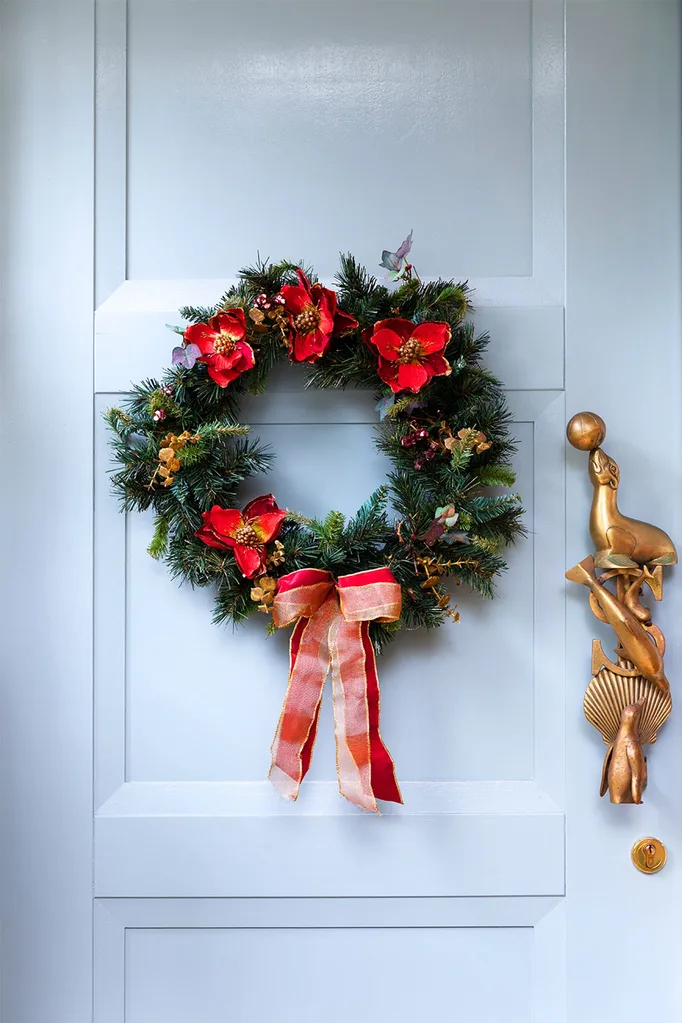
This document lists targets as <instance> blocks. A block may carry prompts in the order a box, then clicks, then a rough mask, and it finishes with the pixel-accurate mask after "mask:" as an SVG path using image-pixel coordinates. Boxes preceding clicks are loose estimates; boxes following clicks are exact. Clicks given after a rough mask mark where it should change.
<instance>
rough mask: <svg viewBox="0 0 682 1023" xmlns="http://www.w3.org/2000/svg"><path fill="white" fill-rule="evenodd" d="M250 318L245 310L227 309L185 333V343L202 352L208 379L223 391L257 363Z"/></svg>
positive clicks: (196, 324)
mask: <svg viewBox="0 0 682 1023" xmlns="http://www.w3.org/2000/svg"><path fill="white" fill-rule="evenodd" d="M245 338H246V317H245V316H244V310H243V309H226V310H225V311H224V312H222V313H218V315H217V316H212V317H211V319H210V320H209V321H208V323H194V324H192V326H191V327H188V328H187V330H186V331H185V341H186V342H187V343H188V344H193V345H196V346H197V348H199V350H200V351H201V355H200V357H199V360H198V361H199V362H205V363H206V364H207V366H208V375H209V376H210V378H211V380H215V382H216V383H217V384H218V386H219V387H227V385H228V384H230V383H232V381H233V380H236V379H237V377H238V376H239V375H240V374H241V373H244V372H245V371H246V370H247V369H252V368H253V366H254V363H255V361H256V360H255V358H254V355H253V348H252V347H251V345H249V344H247V343H246V340H245Z"/></svg>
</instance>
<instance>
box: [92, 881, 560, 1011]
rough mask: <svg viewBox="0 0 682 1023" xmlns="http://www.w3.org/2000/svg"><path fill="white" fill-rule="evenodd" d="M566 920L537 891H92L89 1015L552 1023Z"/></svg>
mask: <svg viewBox="0 0 682 1023" xmlns="http://www.w3.org/2000/svg"><path fill="white" fill-rule="evenodd" d="M563 915H564V906H563V900H561V899H538V898H522V899H507V898H503V899H500V898H489V899H476V900H470V899H454V900H453V899H411V900H404V899H331V900H327V899H304V900H299V899H258V900H255V901H252V900H250V899H236V900H230V899H182V900H173V899H170V900H166V899H113V900H112V899H102V900H99V901H98V902H97V903H96V905H95V931H96V936H97V941H96V944H97V949H98V957H100V958H101V962H100V958H98V961H97V974H96V976H97V981H98V982H97V986H96V989H95V1014H96V1019H97V1020H101V1021H102V1023H118V1021H119V1020H121V1019H123V1015H124V1012H125V1019H126V1020H129V1019H130V1020H133V1021H134V1023H150V1021H152V1020H157V1019H158V1020H163V1021H164V1023H185V1021H187V1020H191V1019H195V1018H196V1019H201V1021H202V1023H213V1021H214V1020H215V1021H218V1020H223V1019H225V1014H226V1013H228V1014H231V1015H232V1016H233V1018H235V1019H239V1020H241V1019H244V1020H254V1021H255V1020H259V1021H260V1020H261V1019H268V1018H270V1017H272V1016H277V1018H278V1019H283V1020H287V1021H289V1020H290V1021H292V1023H293V1021H295V1020H300V1021H301V1023H314V1021H316V1020H318V1019H319V1018H320V1015H321V1014H323V1015H324V1018H325V1020H333V1021H334V1023H347V1021H348V1020H352V1019H357V1018H361V1019H362V1018H367V1019H375V1018H379V1019H381V1018H384V1017H385V1016H386V1015H388V1014H390V1015H391V1016H392V1017H393V1018H396V1019H401V1018H404V1019H413V1018H415V1017H421V1016H428V1014H430V1015H432V1016H434V1017H442V1016H443V1012H444V1011H445V1012H446V1013H447V1015H448V1016H449V1015H452V1018H457V1016H458V1015H460V1014H464V1013H466V1014H467V1015H470V1014H471V1013H472V1012H475V1016H474V1018H475V1019H476V1020H477V1023H479V1021H480V1023H498V1021H499V1020H500V1019H502V1018H504V1019H505V1020H510V1021H513V1023H526V1021H527V1020H531V1019H536V1020H538V1021H539V1020H552V1021H553V1020H555V1019H561V1013H562V1006H563V1001H564V982H563V976H562V965H561V964H562V961H563V954H564V949H563ZM341 963H347V964H348V969H344V968H343V967H341V966H340V964H341ZM266 964H267V965H266ZM368 967H369V968H368ZM265 969H267V972H268V975H269V979H270V982H269V983H267V984H264V983H263V973H264V970H265ZM342 969H343V971H344V973H345V974H346V975H348V973H350V974H351V975H352V976H353V978H354V980H353V983H351V984H344V983H340V982H339V980H340V970H342ZM493 970H494V974H495V978H496V983H495V984H490V983H489V978H490V975H491V971H493ZM444 1007H447V1008H445V1009H444ZM474 1007H475V1008H474ZM363 1013H364V1017H363ZM446 1018H447V1017H446Z"/></svg>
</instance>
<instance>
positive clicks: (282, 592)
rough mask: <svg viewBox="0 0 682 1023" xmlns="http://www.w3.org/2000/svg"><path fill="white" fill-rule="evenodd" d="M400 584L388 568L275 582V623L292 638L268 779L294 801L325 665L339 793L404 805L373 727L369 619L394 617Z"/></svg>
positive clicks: (375, 687)
mask: <svg viewBox="0 0 682 1023" xmlns="http://www.w3.org/2000/svg"><path fill="white" fill-rule="evenodd" d="M400 609H401V594H400V586H399V585H398V583H397V582H396V580H395V578H394V576H393V573H392V572H391V571H390V570H389V569H388V568H376V569H372V570H371V571H369V572H357V573H356V574H354V575H345V576H340V577H339V578H338V579H337V580H336V581H335V580H334V577H333V576H332V575H331V573H330V572H325V571H323V570H322V569H319V568H307V569H303V570H301V571H300V572H291V573H290V574H289V575H285V576H283V577H282V578H281V579H280V580H279V584H278V588H277V594H276V596H275V600H274V604H273V620H274V623H275V625H276V626H277V628H283V627H284V626H287V625H291V624H292V623H293V622H296V625H295V627H294V631H293V633H292V635H291V648H290V649H291V653H290V668H289V685H288V688H287V692H286V696H285V697H284V706H283V707H282V713H281V715H280V719H279V724H278V725H277V731H276V732H275V738H274V741H273V744H272V766H271V768H270V780H271V781H272V783H273V785H274V786H275V788H276V789H277V790H278V792H280V793H281V795H283V796H284V797H285V798H286V799H292V800H293V799H296V798H297V797H298V790H299V787H300V784H301V781H302V780H303V778H304V777H305V775H306V774H307V772H308V768H309V767H310V761H311V758H312V755H313V747H314V745H315V737H316V735H317V724H318V719H319V714H320V705H321V703H322V690H323V688H324V683H325V681H326V679H327V675H328V674H329V669H330V667H331V672H332V699H333V705H334V731H335V735H336V767H337V773H338V778H339V789H340V791H341V794H342V795H343V796H345V797H346V799H348V800H350V802H351V803H355V805H356V806H360V807H362V808H363V809H364V810H374V811H375V812H378V811H377V803H376V801H377V799H386V800H389V801H391V802H393V803H402V801H403V800H402V797H401V795H400V789H399V788H398V783H397V781H396V778H395V769H394V766H393V760H392V759H391V755H390V753H389V752H388V750H387V749H386V747H385V745H384V743H383V740H382V738H381V735H380V732H379V702H380V694H379V677H378V675H377V666H376V659H375V656H374V649H373V647H372V642H371V640H370V637H369V623H370V622H371V621H379V622H394V621H396V619H398V618H399V617H400Z"/></svg>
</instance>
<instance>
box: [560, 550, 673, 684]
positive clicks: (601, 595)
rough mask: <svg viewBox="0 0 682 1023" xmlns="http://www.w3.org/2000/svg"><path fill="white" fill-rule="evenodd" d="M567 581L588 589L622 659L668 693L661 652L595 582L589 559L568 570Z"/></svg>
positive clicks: (602, 587)
mask: <svg viewBox="0 0 682 1023" xmlns="http://www.w3.org/2000/svg"><path fill="white" fill-rule="evenodd" d="M566 578H567V579H570V581H571V582H574V583H581V584H582V585H583V586H589V588H590V590H591V591H592V593H593V594H594V597H595V600H596V601H597V603H598V604H599V607H600V608H601V610H602V611H603V613H604V617H605V618H606V620H607V621H608V623H609V625H610V626H611V628H612V629H613V631H614V632H615V634H616V636H617V637H618V640H619V642H620V645H621V648H622V650H623V653H624V656H625V657H626V658H627V659H628V660H629V661H632V663H633V664H634V665H635V667H636V668H637V671H639V672H640V674H642V675H643V676H644V678H648V679H649V680H650V681H651V682H654V683H655V684H656V685H657V686H659V687H660V688H661V689H662V690H663V691H664V692H668V691H669V690H670V683H669V682H668V680H667V678H666V677H665V671H664V668H663V656H662V654H661V652H660V650H659V649H658V647H657V646H656V644H655V643H654V642H653V640H652V639H651V637H650V636H649V634H648V633H647V631H646V629H645V628H644V626H643V625H642V623H641V622H640V621H638V619H637V618H636V617H635V615H634V614H633V613H632V611H630V610H629V609H628V608H627V607H626V606H625V604H622V603H621V602H620V601H619V600H618V599H617V597H615V596H614V595H613V593H611V591H610V590H607V588H606V587H605V586H603V585H602V583H600V582H599V580H598V579H597V578H596V576H595V574H594V559H593V558H592V556H591V555H590V557H587V558H585V560H584V561H581V562H580V564H578V565H575V566H574V567H573V568H569V570H568V572H567V573H566Z"/></svg>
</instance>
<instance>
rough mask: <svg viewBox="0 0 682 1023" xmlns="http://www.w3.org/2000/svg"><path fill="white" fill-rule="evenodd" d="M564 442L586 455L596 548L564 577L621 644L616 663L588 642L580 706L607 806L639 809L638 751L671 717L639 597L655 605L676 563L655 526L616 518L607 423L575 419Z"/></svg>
mask: <svg viewBox="0 0 682 1023" xmlns="http://www.w3.org/2000/svg"><path fill="white" fill-rule="evenodd" d="M566 435H567V437H568V440H569V441H570V443H571V444H572V445H573V447H575V448H579V449H580V450H581V451H589V452H590V458H589V476H590V481H591V483H592V487H593V497H592V509H591V511H590V534H591V536H592V542H593V543H594V547H595V551H594V554H591V555H589V556H588V557H587V558H585V559H584V560H583V561H581V562H580V563H579V564H578V565H575V566H574V567H573V568H570V569H569V570H568V572H567V573H566V578H567V579H569V580H570V581H571V582H575V583H581V584H582V585H583V586H587V587H588V588H589V591H590V593H589V601H590V608H591V610H592V613H593V614H594V615H595V617H597V618H598V619H599V620H600V621H602V622H605V623H606V624H608V625H610V626H611V628H612V629H613V631H614V633H615V634H616V638H617V640H618V645H617V647H616V650H615V654H616V660H615V661H612V660H611V659H610V658H608V657H607V656H606V654H605V653H604V650H603V647H602V645H601V642H600V641H599V640H597V639H595V640H593V641H592V672H593V675H594V677H593V678H592V681H591V682H590V684H589V686H588V687H587V692H586V693H585V700H584V709H585V716H586V718H587V720H588V721H589V722H590V724H592V725H594V727H595V728H597V729H598V730H599V731H600V732H601V734H602V736H603V738H604V742H605V743H606V745H607V746H608V749H607V751H606V756H605V758H604V767H603V770H602V779H601V789H600V794H601V795H602V796H603V795H604V794H605V792H606V790H607V789H608V791H609V795H610V797H611V802H612V803H641V802H642V792H643V791H644V788H645V787H646V783H647V761H646V757H645V756H644V754H643V752H642V746H644V745H647V744H650V743H653V742H655V741H656V736H657V733H658V729H659V728H660V727H661V726H662V725H663V724H664V722H665V721H666V720H667V719H668V717H669V716H670V711H671V710H672V698H671V696H670V683H669V682H668V679H667V678H666V675H665V668H664V664H663V657H664V654H665V639H664V637H663V633H662V632H661V630H660V629H659V628H658V627H657V626H656V625H654V624H653V622H652V619H651V609H650V608H649V607H646V606H645V605H644V604H643V603H642V596H643V593H644V588H645V587H646V588H647V590H648V591H649V593H650V594H651V596H652V597H653V599H654V600H661V599H662V598H663V566H664V565H674V564H676V563H677V551H676V550H675V545H674V544H673V542H672V540H671V539H670V537H669V536H668V534H667V533H664V532H663V530H662V529H659V528H658V526H653V525H651V524H650V523H648V522H640V521H639V519H631V518H628V517H627V516H626V515H623V514H622V513H621V512H620V511H619V508H618V486H619V482H620V471H619V469H618V465H617V464H616V462H614V460H613V459H612V458H610V457H609V455H607V454H606V452H605V451H603V450H602V448H601V444H602V443H603V441H604V438H605V436H606V425H605V423H604V420H603V419H601V417H600V416H598V415H596V414H595V413H594V412H579V413H578V415H575V416H573V418H572V419H571V420H570V422H569V424H568V427H567V428H566ZM597 569H602V570H603V571H601V572H600V573H597V571H596V570H597Z"/></svg>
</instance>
